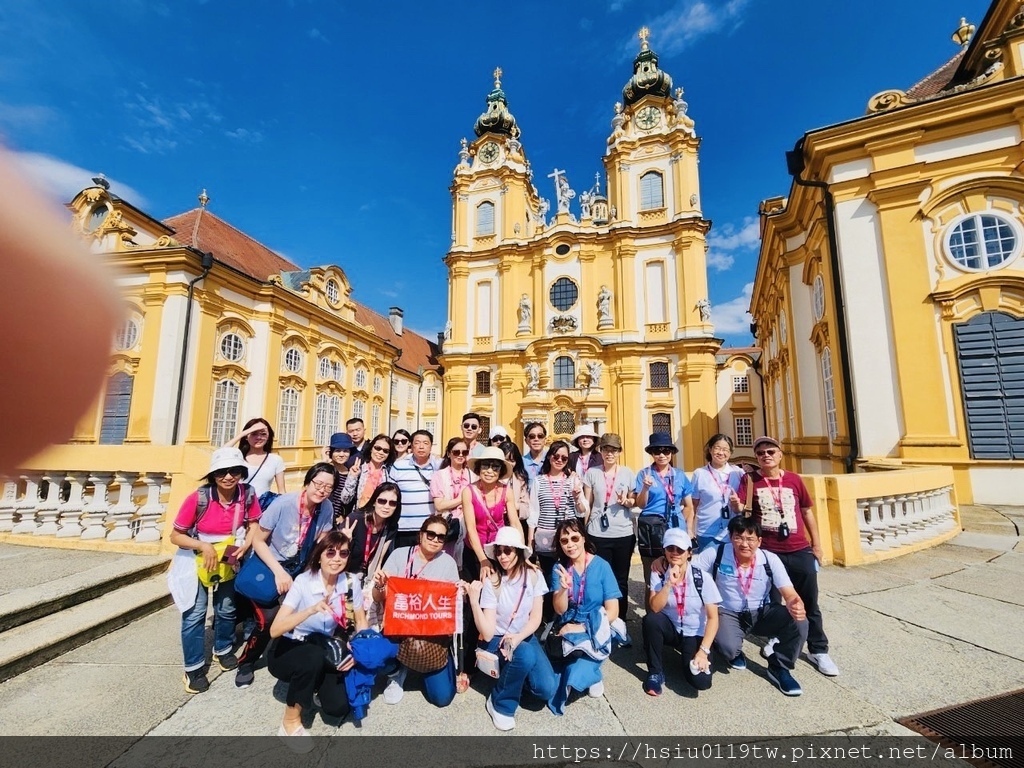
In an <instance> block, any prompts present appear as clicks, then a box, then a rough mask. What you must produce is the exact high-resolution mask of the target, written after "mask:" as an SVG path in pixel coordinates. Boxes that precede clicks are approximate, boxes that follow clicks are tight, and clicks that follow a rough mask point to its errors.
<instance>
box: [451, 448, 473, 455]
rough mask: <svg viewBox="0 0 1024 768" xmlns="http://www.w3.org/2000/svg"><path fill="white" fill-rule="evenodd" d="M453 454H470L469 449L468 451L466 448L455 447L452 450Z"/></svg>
mask: <svg viewBox="0 0 1024 768" xmlns="http://www.w3.org/2000/svg"><path fill="white" fill-rule="evenodd" d="M451 455H452V456H469V451H467V450H466V449H465V448H453V449H452V450H451Z"/></svg>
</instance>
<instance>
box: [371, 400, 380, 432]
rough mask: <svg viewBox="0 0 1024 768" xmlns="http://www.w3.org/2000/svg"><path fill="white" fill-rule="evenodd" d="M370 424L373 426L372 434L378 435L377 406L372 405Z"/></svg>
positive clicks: (378, 409)
mask: <svg viewBox="0 0 1024 768" xmlns="http://www.w3.org/2000/svg"><path fill="white" fill-rule="evenodd" d="M371 423H372V424H373V434H375V435H378V434H380V406H379V405H374V406H373V418H372V419H371Z"/></svg>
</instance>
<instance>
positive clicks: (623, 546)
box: [590, 534, 646, 621]
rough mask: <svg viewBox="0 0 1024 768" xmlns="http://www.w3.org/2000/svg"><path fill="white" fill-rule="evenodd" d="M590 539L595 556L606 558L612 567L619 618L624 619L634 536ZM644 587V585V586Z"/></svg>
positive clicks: (626, 609) (627, 606)
mask: <svg viewBox="0 0 1024 768" xmlns="http://www.w3.org/2000/svg"><path fill="white" fill-rule="evenodd" d="M590 540H591V541H592V542H594V546H595V547H597V556H598V557H600V558H601V559H602V560H606V561H607V562H608V565H610V566H611V567H612V573H613V574H614V575H615V583H616V584H618V585H619V592H621V593H622V597H620V598H619V618H620V619H622V620H623V621H625V620H626V612H627V611H628V610H629V566H630V565H631V564H632V562H633V550H634V549H635V548H636V536H634V535H633V534H630V535H629V536H619V537H617V538H606V537H604V536H591V537H590ZM644 588H645V589H646V585H645V587H644Z"/></svg>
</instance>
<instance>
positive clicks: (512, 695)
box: [480, 635, 558, 717]
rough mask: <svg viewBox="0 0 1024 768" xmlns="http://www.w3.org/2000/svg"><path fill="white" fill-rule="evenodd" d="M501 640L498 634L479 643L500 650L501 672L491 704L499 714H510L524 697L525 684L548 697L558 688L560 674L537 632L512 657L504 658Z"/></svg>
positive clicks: (482, 646) (532, 690)
mask: <svg viewBox="0 0 1024 768" xmlns="http://www.w3.org/2000/svg"><path fill="white" fill-rule="evenodd" d="M501 640H502V638H501V637H497V636H495V637H493V638H491V641H490V642H489V643H481V644H480V647H481V648H485V649H486V650H488V651H490V652H491V653H495V654H497V655H498V657H499V659H500V662H499V663H500V664H501V674H500V675H499V677H498V679H497V680H496V681H495V683H494V688H493V689H492V690H491V706H492V707H494V711H495V712H497V713H498V714H499V715H508V716H509V717H511V716H512V715H514V714H515V713H516V709H518V707H519V702H520V701H521V700H522V698H523V686H524V685H525V686H526V687H527V688H528V689H529V691H530V693H532V694H533V695H534V696H536V697H537V698H538V699H540V700H541V701H547V700H548V699H550V698H551V697H552V696H554V695H555V689H556V688H558V675H556V674H555V670H554V669H552V667H551V662H550V661H549V660H548V656H547V654H546V653H544V649H543V648H541V647H540V643H539V642H538V641H537V638H536V637H535V636H534V635H530V636H529V637H528V638H527V639H526V640H524V641H523V642H521V643H520V644H519V645H517V646H516V650H515V652H514V653H513V654H512V659H511V660H510V661H505V657H504V656H502V655H501V651H500V650H499V646H500V645H501Z"/></svg>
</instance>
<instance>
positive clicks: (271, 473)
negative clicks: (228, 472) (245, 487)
mask: <svg viewBox="0 0 1024 768" xmlns="http://www.w3.org/2000/svg"><path fill="white" fill-rule="evenodd" d="M260 462H262V463H263V466H260ZM246 466H248V467H249V479H248V480H246V482H247V483H248V484H249V485H251V486H252V489H253V490H254V491H256V498H257V499H258V498H259V497H260V496H262V495H263V494H264V493H266V492H267V491H269V490H270V487H271V486H272V485H273V484H274V478H275V477H277V475H278V474H279V473H281V472H284V469H285V467H284V459H282V458H281V457H280V456H278V455H277V454H276V453H268V454H267V458H266V461H264V460H263V459H260V460H259V461H258V462H256V463H255V464H248V463H247V464H246ZM257 467H259V471H256V470H257Z"/></svg>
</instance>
